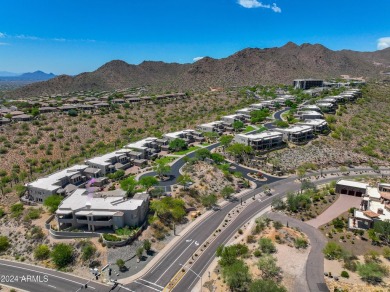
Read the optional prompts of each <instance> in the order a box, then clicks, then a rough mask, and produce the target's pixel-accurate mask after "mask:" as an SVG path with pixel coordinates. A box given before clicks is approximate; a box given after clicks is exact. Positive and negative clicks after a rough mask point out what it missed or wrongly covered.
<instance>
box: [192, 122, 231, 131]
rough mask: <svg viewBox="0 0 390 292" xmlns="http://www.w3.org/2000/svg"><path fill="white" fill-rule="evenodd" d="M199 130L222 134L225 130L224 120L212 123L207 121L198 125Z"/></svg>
mask: <svg viewBox="0 0 390 292" xmlns="http://www.w3.org/2000/svg"><path fill="white" fill-rule="evenodd" d="M197 130H198V131H201V132H206V133H212V132H215V133H218V134H222V133H223V132H224V130H225V125H224V123H223V121H215V122H211V123H206V124H201V125H198V126H197Z"/></svg>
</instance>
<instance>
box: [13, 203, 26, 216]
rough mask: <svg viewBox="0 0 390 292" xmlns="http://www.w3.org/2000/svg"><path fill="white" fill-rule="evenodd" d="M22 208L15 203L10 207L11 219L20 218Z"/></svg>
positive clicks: (20, 204)
mask: <svg viewBox="0 0 390 292" xmlns="http://www.w3.org/2000/svg"><path fill="white" fill-rule="evenodd" d="M23 209H24V206H23V204H22V203H16V204H14V205H12V206H11V215H12V217H20V216H21V215H22V213H23Z"/></svg>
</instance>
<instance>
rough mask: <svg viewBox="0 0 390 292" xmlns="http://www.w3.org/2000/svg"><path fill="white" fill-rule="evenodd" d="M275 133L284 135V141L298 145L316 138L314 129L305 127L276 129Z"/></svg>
mask: <svg viewBox="0 0 390 292" xmlns="http://www.w3.org/2000/svg"><path fill="white" fill-rule="evenodd" d="M274 131H277V132H280V133H282V134H283V140H284V141H290V142H292V143H297V144H299V143H304V142H306V141H308V140H311V139H313V137H314V131H313V128H312V127H310V126H304V125H299V126H291V127H289V128H275V129H274Z"/></svg>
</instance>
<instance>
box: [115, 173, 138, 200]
mask: <svg viewBox="0 0 390 292" xmlns="http://www.w3.org/2000/svg"><path fill="white" fill-rule="evenodd" d="M119 184H120V186H121V189H122V190H124V191H126V196H127V197H132V196H134V194H135V190H136V188H137V185H138V182H137V181H136V180H135V178H134V177H133V176H129V177H128V178H125V179H123V180H121V181H120V183H119Z"/></svg>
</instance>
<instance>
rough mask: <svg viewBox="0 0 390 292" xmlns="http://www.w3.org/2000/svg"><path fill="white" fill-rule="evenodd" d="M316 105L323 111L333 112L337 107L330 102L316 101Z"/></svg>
mask: <svg viewBox="0 0 390 292" xmlns="http://www.w3.org/2000/svg"><path fill="white" fill-rule="evenodd" d="M316 105H317V106H318V107H319V108H320V109H321V111H322V112H324V113H334V112H335V111H336V109H337V105H336V104H335V103H332V102H326V101H322V102H317V103H316Z"/></svg>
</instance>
